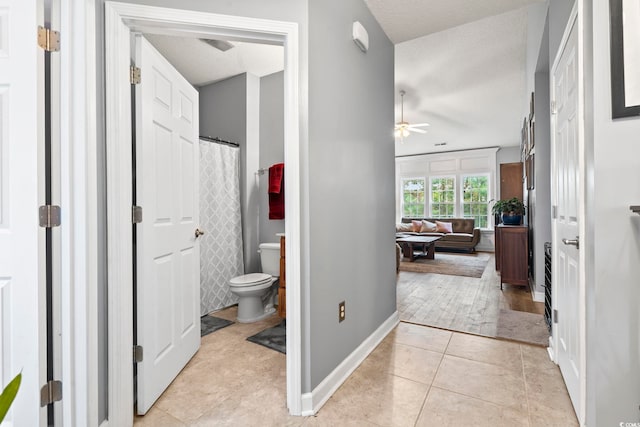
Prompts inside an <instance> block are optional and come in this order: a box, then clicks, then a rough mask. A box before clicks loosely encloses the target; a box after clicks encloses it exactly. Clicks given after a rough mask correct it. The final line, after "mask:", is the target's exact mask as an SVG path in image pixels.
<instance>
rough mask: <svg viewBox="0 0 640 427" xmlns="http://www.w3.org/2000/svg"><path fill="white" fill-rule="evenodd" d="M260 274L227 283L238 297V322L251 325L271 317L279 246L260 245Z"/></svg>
mask: <svg viewBox="0 0 640 427" xmlns="http://www.w3.org/2000/svg"><path fill="white" fill-rule="evenodd" d="M259 247H260V249H259V250H258V252H259V253H260V264H261V265H262V273H250V274H245V275H243V276H238V277H234V278H233V279H231V280H230V281H229V288H230V290H231V293H233V294H234V295H236V296H237V297H238V318H237V320H238V322H240V323H252V322H257V321H259V320H262V319H264V318H266V317H269V316H270V315H272V314H273V313H274V312H275V311H276V310H275V308H274V307H273V300H274V295H275V294H274V293H275V292H277V291H275V290H274V289H273V287H272V285H273V284H274V283H275V281H276V280H278V277H279V276H280V244H279V243H261V244H260V246H259Z"/></svg>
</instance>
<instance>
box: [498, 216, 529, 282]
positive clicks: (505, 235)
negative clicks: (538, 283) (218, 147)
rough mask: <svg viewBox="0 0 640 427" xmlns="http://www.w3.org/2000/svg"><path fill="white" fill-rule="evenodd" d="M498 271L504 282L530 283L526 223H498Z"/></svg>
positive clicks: (501, 280)
mask: <svg viewBox="0 0 640 427" xmlns="http://www.w3.org/2000/svg"><path fill="white" fill-rule="evenodd" d="M495 240H496V271H500V289H502V284H503V283H509V284H510V285H521V286H527V285H528V284H529V262H528V257H529V230H528V227H527V226H526V225H502V224H500V225H498V226H496V229H495Z"/></svg>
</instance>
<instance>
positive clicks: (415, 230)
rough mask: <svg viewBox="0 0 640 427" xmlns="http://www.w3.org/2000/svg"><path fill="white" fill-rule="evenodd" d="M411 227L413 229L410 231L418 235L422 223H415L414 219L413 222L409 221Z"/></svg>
mask: <svg viewBox="0 0 640 427" xmlns="http://www.w3.org/2000/svg"><path fill="white" fill-rule="evenodd" d="M411 225H412V226H413V229H412V230H411V231H414V232H416V233H419V232H420V230H421V229H422V221H416V220H415V219H414V220H413V221H411Z"/></svg>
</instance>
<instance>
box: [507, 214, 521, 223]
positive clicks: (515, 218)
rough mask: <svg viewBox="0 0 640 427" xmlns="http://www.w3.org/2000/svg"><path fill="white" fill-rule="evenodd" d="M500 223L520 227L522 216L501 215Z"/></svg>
mask: <svg viewBox="0 0 640 427" xmlns="http://www.w3.org/2000/svg"><path fill="white" fill-rule="evenodd" d="M502 223H503V224H504V225H520V223H522V215H509V214H506V213H503V214H502Z"/></svg>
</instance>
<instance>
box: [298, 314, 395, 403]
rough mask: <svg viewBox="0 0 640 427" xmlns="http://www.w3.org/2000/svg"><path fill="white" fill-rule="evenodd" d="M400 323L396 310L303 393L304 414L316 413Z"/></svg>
mask: <svg viewBox="0 0 640 427" xmlns="http://www.w3.org/2000/svg"><path fill="white" fill-rule="evenodd" d="M398 323H400V317H399V315H398V312H397V311H396V312H394V313H393V314H392V315H391V316H389V318H388V319H387V320H385V321H384V323H382V325H380V327H379V328H378V329H376V330H375V331H374V332H373V333H372V334H371V335H369V336H368V337H367V339H365V340H364V341H363V342H362V344H360V345H359V346H358V348H356V349H355V350H354V351H353V352H352V353H351V354H350V355H349V356H348V357H347V358H346V359H344V360H343V361H342V363H340V364H339V365H338V366H337V367H336V368H335V369H334V370H333V371H332V372H331V373H330V374H329V375H327V377H326V378H325V379H324V380H322V382H321V383H320V384H318V386H317V387H316V388H314V389H313V391H312V392H311V393H304V394H303V395H302V414H301V415H302V416H310V415H315V413H316V412H318V410H320V408H322V405H324V404H325V403H326V401H327V400H329V398H330V397H331V396H332V395H333V393H335V391H336V390H337V389H338V387H340V386H341V385H342V383H344V382H345V381H346V380H347V378H349V375H351V373H352V372H353V371H355V370H356V368H357V367H358V366H360V364H361V363H362V362H363V361H364V359H366V358H367V356H368V355H369V354H370V353H371V352H372V351H373V350H374V349H375V348H376V346H377V345H378V344H380V341H382V340H383V339H384V338H385V337H386V336H387V335H388V334H389V332H391V331H392V330H393V328H395V327H396V325H397V324H398Z"/></svg>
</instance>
